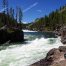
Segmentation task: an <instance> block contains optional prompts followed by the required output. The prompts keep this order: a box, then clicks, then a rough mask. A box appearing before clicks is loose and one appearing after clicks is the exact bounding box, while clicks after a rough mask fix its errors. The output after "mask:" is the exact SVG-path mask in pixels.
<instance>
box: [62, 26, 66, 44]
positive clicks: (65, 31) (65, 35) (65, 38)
mask: <svg viewBox="0 0 66 66" xmlns="http://www.w3.org/2000/svg"><path fill="white" fill-rule="evenodd" d="M61 42H62V43H63V44H66V26H64V27H63V28H62V29H61Z"/></svg>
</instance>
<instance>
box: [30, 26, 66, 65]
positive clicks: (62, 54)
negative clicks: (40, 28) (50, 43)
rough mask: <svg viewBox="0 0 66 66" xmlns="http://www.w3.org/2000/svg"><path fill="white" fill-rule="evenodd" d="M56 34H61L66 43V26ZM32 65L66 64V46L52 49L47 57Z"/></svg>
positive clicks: (63, 41) (62, 40)
mask: <svg viewBox="0 0 66 66" xmlns="http://www.w3.org/2000/svg"><path fill="white" fill-rule="evenodd" d="M55 34H57V35H60V36H61V42H62V43H63V44H66V27H65V26H64V27H63V28H61V29H60V31H59V32H58V31H57V32H56V33H55ZM30 66H66V46H60V47H59V48H53V49H51V50H50V51H49V52H48V53H47V55H46V57H45V58H44V59H42V60H40V61H38V62H36V63H34V64H32V65H30Z"/></svg>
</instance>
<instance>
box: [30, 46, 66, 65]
mask: <svg viewBox="0 0 66 66" xmlns="http://www.w3.org/2000/svg"><path fill="white" fill-rule="evenodd" d="M64 56H66V46H60V47H59V48H57V49H55V48H54V49H51V50H50V51H49V52H48V53H47V55H46V57H45V58H44V59H42V60H40V61H38V62H36V63H34V64H32V65H30V66H66V58H65V57H64Z"/></svg>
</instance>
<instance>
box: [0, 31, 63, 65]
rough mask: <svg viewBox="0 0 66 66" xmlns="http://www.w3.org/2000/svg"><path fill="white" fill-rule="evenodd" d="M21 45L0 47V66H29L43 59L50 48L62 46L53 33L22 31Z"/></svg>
mask: <svg viewBox="0 0 66 66" xmlns="http://www.w3.org/2000/svg"><path fill="white" fill-rule="evenodd" d="M24 38H25V39H26V41H25V42H23V43H15V44H11V45H8V44H7V43H6V45H5V46H4V45H3V46H0V49H1V50H0V66H29V65H30V64H33V63H35V62H37V61H39V60H41V59H43V58H45V56H46V54H47V52H48V51H49V50H50V49H52V48H57V47H59V46H62V43H61V41H60V37H58V38H56V37H55V35H54V34H53V33H50V32H49V33H48V32H35V31H24Z"/></svg>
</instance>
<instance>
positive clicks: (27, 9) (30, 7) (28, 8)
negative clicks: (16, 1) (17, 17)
mask: <svg viewBox="0 0 66 66" xmlns="http://www.w3.org/2000/svg"><path fill="white" fill-rule="evenodd" d="M37 4H38V2H35V3H34V4H32V5H30V6H29V7H27V8H26V9H25V10H23V12H27V11H29V10H30V9H32V8H33V7H35V6H36V5H37Z"/></svg>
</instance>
